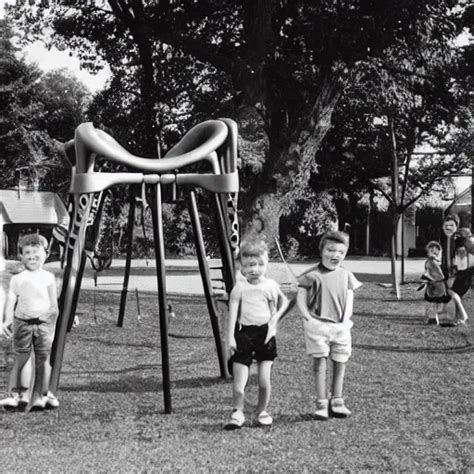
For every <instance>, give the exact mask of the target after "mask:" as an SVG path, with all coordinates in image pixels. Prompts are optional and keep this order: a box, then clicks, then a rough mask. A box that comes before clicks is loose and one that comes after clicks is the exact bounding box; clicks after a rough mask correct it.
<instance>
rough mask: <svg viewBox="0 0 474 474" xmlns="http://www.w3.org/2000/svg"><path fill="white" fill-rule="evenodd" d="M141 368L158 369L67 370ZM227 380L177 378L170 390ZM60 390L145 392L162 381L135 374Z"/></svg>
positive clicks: (156, 386) (160, 387)
mask: <svg viewBox="0 0 474 474" xmlns="http://www.w3.org/2000/svg"><path fill="white" fill-rule="evenodd" d="M143 368H147V369H150V368H154V369H158V367H157V366H140V367H134V368H133V369H130V368H129V369H124V370H111V371H106V370H101V371H92V372H90V371H87V372H67V374H68V375H77V376H81V375H88V374H103V375H104V376H107V375H110V374H112V375H114V374H120V373H125V372H130V371H132V370H133V371H136V370H142V369H143ZM225 382H227V380H226V379H223V378H221V377H194V378H189V379H178V380H172V381H171V390H173V389H181V388H203V387H211V386H214V385H219V384H222V383H225ZM61 390H64V391H68V392H96V393H106V392H116V393H146V392H156V391H162V390H163V383H162V381H161V380H160V379H159V378H157V377H137V376H135V375H132V376H128V377H121V378H120V379H119V380H110V381H104V380H96V381H91V382H88V383H87V384H76V385H71V384H64V385H63V386H61Z"/></svg>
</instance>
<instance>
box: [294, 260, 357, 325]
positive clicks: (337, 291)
mask: <svg viewBox="0 0 474 474" xmlns="http://www.w3.org/2000/svg"><path fill="white" fill-rule="evenodd" d="M361 285H362V283H361V282H360V281H359V280H357V278H356V277H355V276H354V274H353V273H352V272H350V271H349V270H346V269H345V268H342V267H337V268H336V269H334V270H328V269H327V268H326V267H324V266H323V265H321V264H319V265H317V266H316V267H314V268H312V269H310V270H309V271H307V272H306V273H303V275H301V276H300V277H299V278H298V286H300V287H302V288H305V289H306V290H307V292H308V300H307V305H308V310H309V313H310V314H311V316H312V317H313V318H315V319H320V320H324V321H331V322H335V323H338V322H340V321H342V317H343V315H344V309H345V307H346V300H347V291H348V290H356V289H357V288H359V287H360V286H361Z"/></svg>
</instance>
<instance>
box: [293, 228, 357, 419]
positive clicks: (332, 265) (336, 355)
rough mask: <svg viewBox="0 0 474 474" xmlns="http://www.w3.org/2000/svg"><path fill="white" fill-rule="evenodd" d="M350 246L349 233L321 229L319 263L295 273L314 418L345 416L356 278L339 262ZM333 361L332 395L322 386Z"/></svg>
mask: <svg viewBox="0 0 474 474" xmlns="http://www.w3.org/2000/svg"><path fill="white" fill-rule="evenodd" d="M348 248H349V236H348V235H347V234H346V233H344V232H340V231H330V232H326V233H325V234H324V235H323V237H322V238H321V242H320V244H319V249H320V253H321V263H319V265H317V266H316V267H313V268H311V269H310V270H308V271H307V272H305V273H303V275H301V276H300V277H299V278H298V294H297V297H296V304H297V305H298V308H299V310H300V311H301V314H302V316H303V318H304V334H305V342H306V352H307V354H308V355H310V356H312V357H313V371H314V377H315V382H316V397H317V400H316V411H315V412H314V416H315V418H316V419H318V420H327V419H328V418H329V415H332V416H334V417H338V418H345V417H347V416H349V415H350V414H351V412H350V411H349V410H348V409H347V408H346V406H345V404H344V399H343V398H342V391H343V382H344V374H345V369H346V363H347V361H348V360H349V357H350V355H351V327H352V321H351V319H350V318H351V316H352V308H353V301H354V290H356V289H357V288H359V287H360V286H361V283H360V282H359V281H358V280H357V279H356V278H355V276H354V275H353V274H352V273H351V272H350V271H348V270H346V269H344V268H342V267H341V264H342V262H343V261H344V258H345V256H346V253H347V249H348ZM328 357H330V358H331V359H332V362H333V379H332V390H331V394H332V398H331V403H330V404H329V401H328V393H327V390H326V366H327V358H328Z"/></svg>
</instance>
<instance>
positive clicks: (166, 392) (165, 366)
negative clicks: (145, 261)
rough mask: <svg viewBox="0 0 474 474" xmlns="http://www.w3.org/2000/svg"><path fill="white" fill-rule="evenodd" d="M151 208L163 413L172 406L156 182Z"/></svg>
mask: <svg viewBox="0 0 474 474" xmlns="http://www.w3.org/2000/svg"><path fill="white" fill-rule="evenodd" d="M153 208H154V209H153V236H154V239H155V261H156V276H157V280H158V308H159V315H160V337H161V339H160V340H161V367H162V372H163V397H164V403H165V413H171V411H172V408H171V388H170V367H169V351H168V315H167V308H168V305H167V301H166V271H165V245H164V236H163V214H162V199H161V185H160V184H157V185H156V186H155V188H154V202H153Z"/></svg>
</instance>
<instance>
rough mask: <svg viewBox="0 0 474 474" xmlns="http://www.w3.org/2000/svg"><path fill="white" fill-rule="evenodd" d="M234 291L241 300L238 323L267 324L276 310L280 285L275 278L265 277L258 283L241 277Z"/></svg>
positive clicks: (234, 294) (244, 324)
mask: <svg viewBox="0 0 474 474" xmlns="http://www.w3.org/2000/svg"><path fill="white" fill-rule="evenodd" d="M232 293H233V297H235V298H237V299H238V300H239V317H238V323H239V324H242V325H243V326H261V325H263V324H267V323H268V321H270V318H271V317H272V315H273V313H274V312H275V311H276V308H277V304H278V297H279V294H280V287H279V286H278V283H277V282H276V281H275V280H270V279H268V278H263V279H262V281H261V282H260V283H257V284H256V285H252V284H251V283H249V282H248V281H247V280H245V279H240V278H239V279H237V283H236V284H235V286H234V288H233V289H232Z"/></svg>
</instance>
